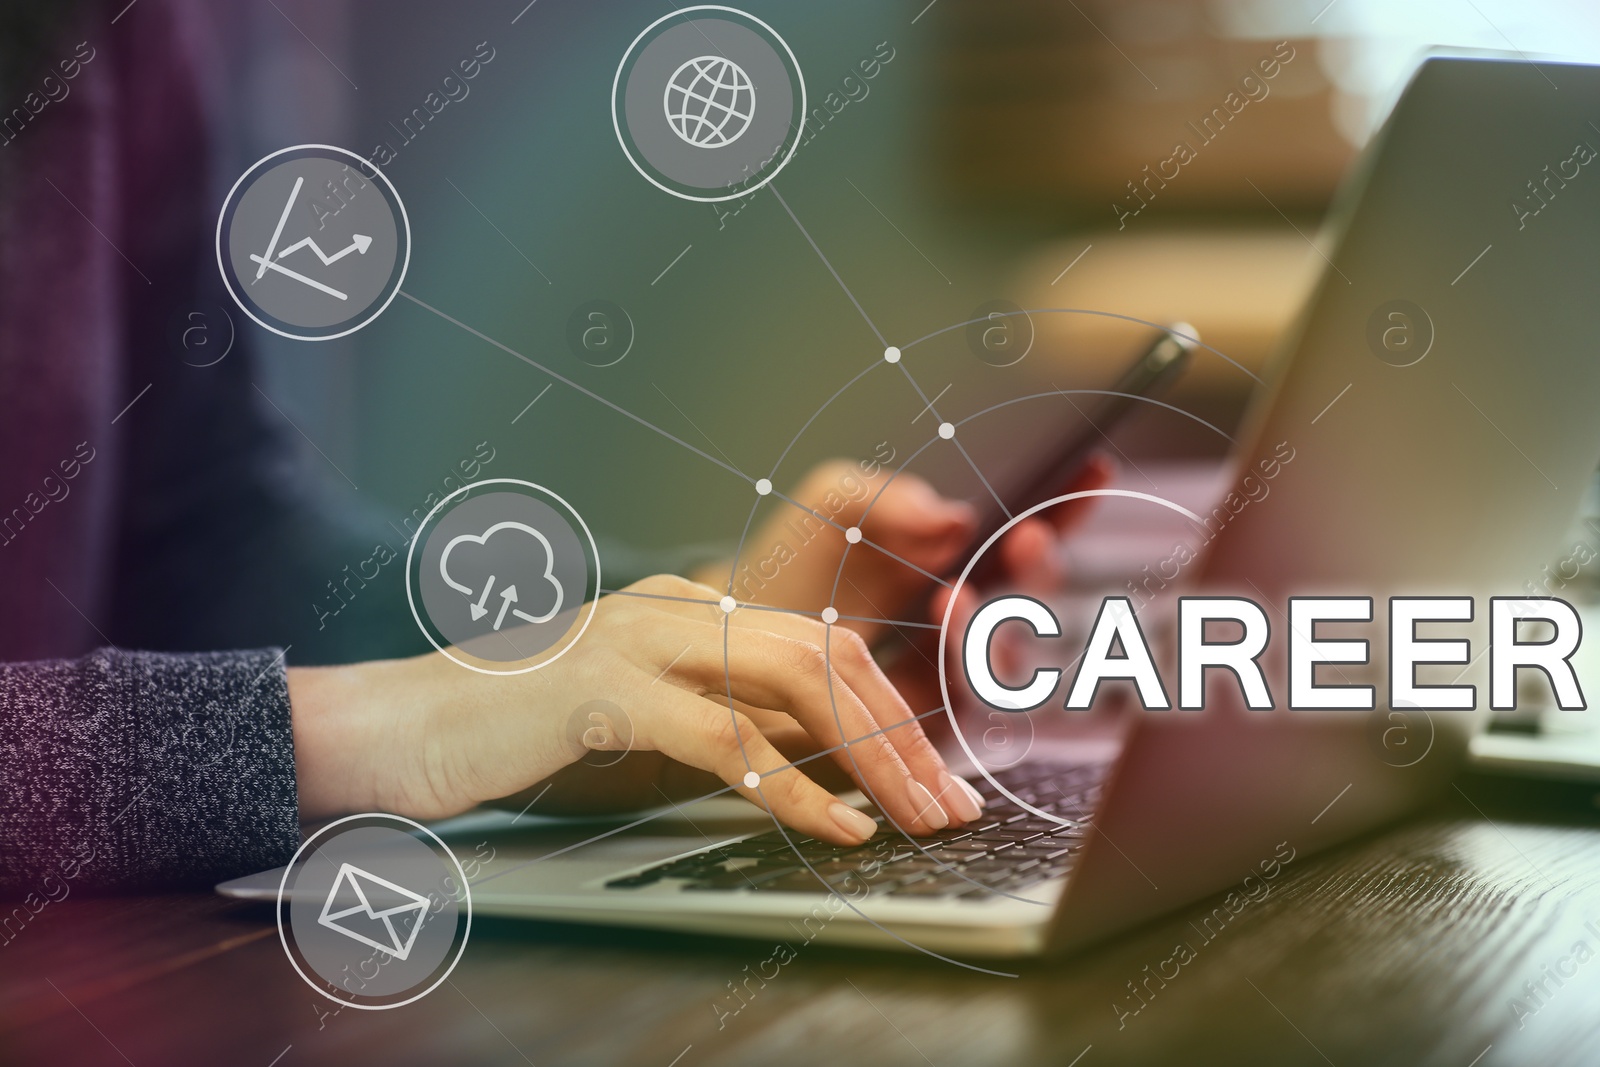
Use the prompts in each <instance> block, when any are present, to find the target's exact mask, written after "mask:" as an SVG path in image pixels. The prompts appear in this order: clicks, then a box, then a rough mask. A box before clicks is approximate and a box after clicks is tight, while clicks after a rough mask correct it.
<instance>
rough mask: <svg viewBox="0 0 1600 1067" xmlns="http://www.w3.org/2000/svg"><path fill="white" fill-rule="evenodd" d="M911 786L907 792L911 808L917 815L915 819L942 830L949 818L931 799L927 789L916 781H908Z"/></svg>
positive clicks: (947, 823) (936, 802)
mask: <svg viewBox="0 0 1600 1067" xmlns="http://www.w3.org/2000/svg"><path fill="white" fill-rule="evenodd" d="M909 781H910V783H911V785H910V787H909V790H908V792H909V793H910V795H911V807H912V809H913V810H914V811H915V812H916V813H917V818H919V819H921V820H922V821H923V822H925V823H927V824H928V825H929V826H931V827H933V828H934V829H935V830H943V829H944V828H945V827H946V826H949V825H950V816H948V815H946V814H945V811H944V809H943V808H941V807H940V806H939V802H938V801H937V800H935V799H933V794H932V793H930V792H928V787H927V786H925V785H923V784H922V783H921V782H919V781H917V780H916V779H915V778H912V779H909Z"/></svg>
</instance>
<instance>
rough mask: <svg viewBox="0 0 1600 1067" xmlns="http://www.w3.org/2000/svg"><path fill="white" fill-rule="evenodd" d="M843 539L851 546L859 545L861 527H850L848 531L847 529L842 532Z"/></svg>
mask: <svg viewBox="0 0 1600 1067" xmlns="http://www.w3.org/2000/svg"><path fill="white" fill-rule="evenodd" d="M844 539H845V540H846V541H849V542H850V543H851V544H852V545H853V544H857V543H859V542H860V540H861V527H859V526H852V527H850V529H848V530H846V531H845V532H844Z"/></svg>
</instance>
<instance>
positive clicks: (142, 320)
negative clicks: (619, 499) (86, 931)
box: [0, 0, 420, 942]
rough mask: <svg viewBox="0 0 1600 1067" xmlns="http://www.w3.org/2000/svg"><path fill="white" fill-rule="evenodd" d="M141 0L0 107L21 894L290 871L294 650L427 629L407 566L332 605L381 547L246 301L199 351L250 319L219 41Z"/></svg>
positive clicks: (11, 811)
mask: <svg viewBox="0 0 1600 1067" xmlns="http://www.w3.org/2000/svg"><path fill="white" fill-rule="evenodd" d="M123 7H124V4H122V3H116V4H112V5H109V6H105V5H100V4H89V5H86V7H85V9H84V10H83V12H82V13H81V14H82V16H83V18H82V20H81V25H80V27H79V28H78V29H77V30H76V32H75V33H73V34H72V35H70V36H69V37H67V38H66V39H64V40H63V41H62V42H61V43H60V44H59V45H57V46H55V50H56V51H57V52H59V55H54V54H52V55H50V56H48V57H46V58H45V62H44V63H42V64H41V69H40V72H39V73H38V74H37V75H35V76H34V78H33V81H34V82H40V83H41V85H44V83H43V81H42V79H43V77H44V76H45V75H46V74H51V75H52V77H53V78H54V81H52V82H51V83H49V84H48V85H44V89H45V90H47V91H48V95H47V92H46V91H43V90H42V91H40V92H39V93H37V94H35V95H34V96H32V97H27V95H26V93H25V92H24V93H22V94H19V96H18V99H17V100H14V101H11V100H8V101H0V107H3V108H12V107H17V108H21V109H22V113H21V114H20V115H19V114H16V113H14V112H12V111H9V110H8V111H5V112H0V181H3V183H4V185H3V187H0V399H3V405H0V893H3V894H5V895H9V896H26V895H27V894H29V893H36V894H42V890H41V886H42V885H43V884H44V883H43V879H44V878H45V877H46V876H47V875H52V874H53V875H55V876H56V878H58V879H59V878H61V877H62V876H63V875H64V874H66V873H68V872H69V870H70V873H71V876H72V878H73V879H74V880H75V881H74V884H75V885H77V886H79V887H83V888H95V889H128V888H148V887H158V886H177V885H197V884H206V883H210V882H214V881H216V880H218V879H221V878H224V877H229V876H233V875H238V874H241V873H245V872H248V871H251V870H258V869H263V868H267V867H271V866H274V865H277V864H281V863H284V862H286V861H287V860H288V858H289V856H290V854H291V853H292V852H293V850H294V849H295V847H296V846H297V844H298V843H299V840H300V833H299V826H298V821H297V809H296V794H295V777H294V752H293V740H292V735H291V732H290V724H289V703H288V691H287V686H286V680H285V668H284V657H283V655H282V654H281V652H280V651H279V649H280V648H282V647H284V646H293V653H294V659H295V660H298V661H302V662H305V661H311V662H315V661H329V660H340V659H345V660H348V659H353V658H358V657H364V656H370V655H380V654H390V655H392V654H399V653H403V652H410V651H414V650H415V648H416V645H417V644H418V643H420V636H419V635H418V634H417V633H416V632H415V629H414V627H406V626H405V625H404V624H403V620H404V619H405V613H404V608H403V600H401V599H400V594H399V592H398V587H397V586H396V585H395V581H398V580H400V576H399V575H392V576H387V577H386V578H385V579H383V582H384V583H387V584H379V585H378V586H377V587H375V588H374V589H371V590H364V591H363V597H362V600H361V602H360V603H357V604H352V606H351V607H352V612H351V613H350V614H354V612H355V611H366V612H368V613H369V614H368V617H366V618H351V617H346V616H344V615H341V617H339V618H338V619H336V620H333V622H334V623H335V625H326V624H327V622H328V620H326V619H323V620H319V619H318V618H317V615H316V613H315V611H314V610H313V608H312V605H313V603H315V602H317V601H318V600H320V599H321V598H322V597H323V596H324V595H325V594H326V589H325V588H324V586H325V584H326V582H327V581H328V580H329V579H334V578H337V577H339V575H340V567H341V564H344V563H348V562H350V561H352V560H360V559H362V558H365V556H366V555H367V554H369V553H370V551H371V548H372V545H373V541H374V540H375V538H374V539H366V538H364V537H362V536H361V535H360V534H359V532H358V531H356V530H355V529H354V528H353V527H352V526H350V525H349V524H343V525H341V524H338V523H333V522H330V521H328V520H327V518H326V517H325V516H324V515H322V514H320V513H319V511H318V509H317V508H316V507H315V506H314V504H313V503H312V501H314V500H316V499H318V497H317V495H316V494H315V493H313V492H311V491H310V490H309V489H308V488H307V479H306V478H305V476H304V473H303V471H301V469H300V468H299V467H298V466H297V465H296V463H295V462H293V460H292V452H291V450H290V449H289V448H287V447H286V446H287V444H288V442H287V441H286V439H285V436H284V434H285V432H292V431H290V430H289V429H288V427H287V426H286V425H285V424H284V423H283V416H282V415H281V414H279V413H277V412H274V411H272V410H271V409H270V408H267V407H266V404H265V403H264V402H263V401H262V399H261V394H259V393H258V392H257V391H256V389H255V387H254V386H253V384H252V374H251V364H250V358H249V357H250V353H249V350H248V349H249V341H250V336H251V335H250V333H249V331H248V330H247V329H246V327H247V326H248V325H249V324H248V322H247V321H246V320H245V319H244V317H243V316H242V315H238V314H234V319H235V321H236V323H238V324H239V329H238V334H239V340H238V343H237V344H236V346H235V349H234V350H233V351H232V352H231V353H230V354H229V355H228V357H227V358H226V359H224V360H223V361H222V362H220V363H218V364H217V365H215V366H210V367H197V366H193V365H191V364H192V363H198V362H203V360H201V359H198V358H196V355H195V354H194V353H192V352H191V353H187V359H188V362H186V361H185V357H186V352H185V350H184V349H183V347H182V346H181V344H180V343H179V338H180V336H181V332H182V330H183V329H184V328H185V327H186V326H187V325H189V324H190V323H192V322H193V321H196V320H192V319H190V318H189V317H188V316H189V314H190V313H191V312H195V311H199V312H202V313H204V314H206V315H208V316H209V317H210V320H211V321H212V323H213V326H214V328H217V326H216V324H218V323H220V318H219V317H218V315H217V310H216V309H217V308H219V307H223V306H227V307H228V309H229V311H230V312H231V311H233V310H234V309H233V308H232V307H231V304H228V302H227V297H226V294H225V293H223V292H222V291H221V285H220V282H219V280H218V278H217V268H216V261H215V258H214V253H213V251H212V234H213V232H214V227H215V223H216V212H217V208H218V204H217V203H216V196H217V183H216V182H215V181H214V175H213V173H212V166H211V165H212V162H213V151H212V146H211V145H210V144H209V143H208V139H207V137H206V131H207V115H206V114H205V110H204V107H203V106H202V105H203V103H204V102H206V101H210V100H214V99H216V97H215V96H214V95H212V94H211V93H210V92H208V91H206V92H203V91H202V81H203V75H204V73H205V66H206V64H207V63H214V62H215V60H216V56H217V51H216V38H215V37H209V36H208V33H209V31H210V30H211V28H212V27H210V26H209V25H208V24H209V23H210V22H211V21H212V16H211V14H210V13H209V12H208V10H207V8H206V7H205V6H204V5H201V4H192V5H191V4H187V3H184V2H182V0H175V2H168V0H142V2H140V3H138V4H137V5H134V6H133V7H131V8H130V9H129V10H127V12H126V13H125V14H124V15H123V16H122V17H121V18H119V19H118V21H117V22H116V23H115V25H113V24H111V17H112V16H113V15H114V14H116V10H117V9H121V8H123ZM79 42H82V44H81V45H80V43H79ZM62 61H72V62H73V63H75V64H76V69H74V68H73V66H72V65H71V64H69V65H67V66H62V65H61V64H62ZM69 70H72V71H73V76H72V77H71V78H70V79H69V78H66V77H65V75H66V73H67V71H69ZM63 86H65V93H64V94H63V91H62V87H63ZM41 101H48V102H47V103H44V104H43V106H40V102H41ZM34 108H38V110H37V112H36V113H35V111H34V110H33V109H34ZM8 116H9V121H5V120H6V118H7V117H8ZM219 332H221V331H220V329H219ZM219 349H220V344H218V345H217V346H215V347H213V348H212V349H211V350H210V352H215V351H218V350H219ZM207 354H208V355H209V353H207ZM130 404H131V406H130ZM390 579H393V581H391V580H390ZM394 609H399V610H394ZM319 622H320V623H322V624H324V625H322V626H320V627H319ZM252 648H254V649H262V651H254V652H239V651H211V652H208V651H206V650H231V649H252ZM135 649H137V650H140V651H131V650H135ZM6 914H9V910H6V911H0V942H4V940H5V936H4V928H3V919H4V916H5V915H6Z"/></svg>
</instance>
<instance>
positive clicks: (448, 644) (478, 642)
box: [406, 478, 600, 674]
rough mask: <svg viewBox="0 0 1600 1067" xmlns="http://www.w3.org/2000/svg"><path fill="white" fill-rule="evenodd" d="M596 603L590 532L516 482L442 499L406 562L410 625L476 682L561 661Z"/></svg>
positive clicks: (563, 508) (533, 488)
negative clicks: (474, 676)
mask: <svg viewBox="0 0 1600 1067" xmlns="http://www.w3.org/2000/svg"><path fill="white" fill-rule="evenodd" d="M419 545H420V546H421V550H420V551H419V550H418V546H419ZM599 593H600V557H599V551H598V550H597V549H596V547H595V543H594V536H593V535H592V534H590V532H589V527H588V526H586V525H585V524H584V521H583V519H582V518H581V517H580V516H579V515H578V513H577V512H576V511H574V510H573V509H572V506H571V505H570V504H568V503H567V502H566V501H565V500H563V499H561V497H559V496H557V495H556V494H555V493H552V492H551V491H550V490H548V489H546V488H544V487H543V486H539V485H534V484H533V483H532V482H523V481H518V480H517V479H514V478H490V479H487V480H485V481H481V482H474V483H473V484H471V485H466V486H462V487H461V488H460V489H457V490H456V491H455V492H453V493H451V494H450V495H449V496H447V497H445V498H444V499H443V500H441V501H440V502H439V503H438V504H436V505H434V508H433V510H432V511H430V512H428V515H427V517H426V518H425V519H423V520H422V525H421V526H420V527H418V529H417V534H416V536H415V537H413V538H412V539H411V547H410V549H409V550H408V551H407V553H406V599H407V601H409V603H410V604H411V614H412V617H413V618H415V619H416V620H417V625H418V626H419V627H421V628H422V632H423V633H424V634H426V635H427V637H428V640H429V641H431V642H432V643H433V646H434V647H435V648H437V649H438V650H439V651H441V652H443V653H444V654H445V655H446V656H449V657H450V658H451V659H453V660H455V661H456V662H457V663H459V664H461V665H462V666H463V667H469V668H471V669H472V670H475V671H479V672H481V673H484V674H523V673H526V672H528V671H531V670H536V669H538V668H539V667H542V666H544V665H545V664H546V663H549V662H551V661H552V660H555V659H556V658H557V657H559V656H561V655H562V654H563V653H565V652H566V650H567V649H569V648H571V647H572V645H573V643H574V642H575V641H577V639H578V637H579V636H580V635H582V633H583V631H584V630H585V629H586V628H587V627H588V625H589V620H590V619H591V618H592V617H593V615H594V602H595V599H596V598H597V597H598V596H599ZM419 600H420V601H421V609H422V610H421V611H420V612H419V611H418V601H419ZM484 664H488V666H485V665H484Z"/></svg>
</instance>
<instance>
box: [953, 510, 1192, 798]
mask: <svg viewBox="0 0 1600 1067" xmlns="http://www.w3.org/2000/svg"><path fill="white" fill-rule="evenodd" d="M1096 497H1126V498H1128V499H1131V500H1142V501H1145V502H1146V503H1150V504H1156V505H1158V506H1160V507H1164V508H1166V509H1168V510H1169V511H1175V512H1177V513H1178V514H1179V515H1182V516H1183V517H1184V518H1186V519H1188V520H1189V521H1190V522H1193V523H1195V524H1196V525H1197V526H1200V525H1202V523H1201V519H1200V516H1198V515H1196V514H1195V513H1194V512H1192V511H1190V510H1189V509H1188V508H1186V507H1184V506H1183V505H1181V504H1174V503H1173V502H1172V501H1170V500H1167V499H1165V498H1163V497H1159V496H1152V495H1151V494H1149V493H1140V492H1137V491H1135V490H1132V489H1082V490H1079V491H1078V492H1076V493H1067V494H1065V495H1063V496H1057V497H1052V498H1051V499H1049V500H1042V501H1040V502H1039V503H1037V504H1035V505H1033V506H1032V507H1030V508H1028V509H1027V510H1026V511H1021V512H1018V513H1017V514H1016V515H1014V516H1012V517H1011V518H1010V519H1009V520H1007V522H1006V524H1005V525H1004V526H1002V527H1000V529H998V530H996V531H995V532H994V533H993V534H991V535H990V536H989V539H988V540H986V541H984V543H983V544H982V545H981V546H980V547H979V548H978V550H977V551H976V552H974V553H973V554H972V557H971V558H970V559H968V560H967V565H966V566H965V567H963V568H962V569H961V576H960V577H959V578H957V579H956V584H955V588H954V589H952V590H951V591H950V598H949V600H948V602H947V606H946V607H945V610H944V618H943V619H942V620H941V621H940V623H939V656H938V659H937V660H936V662H937V663H938V664H939V668H938V669H939V696H940V699H942V700H943V701H944V711H945V716H946V717H947V718H948V719H949V720H950V726H951V728H952V732H953V733H954V734H955V738H956V741H957V742H958V743H959V744H960V745H961V748H962V749H963V750H964V751H965V752H966V754H967V758H968V759H969V760H971V761H972V764H973V766H975V767H976V768H977V769H978V771H979V773H981V774H982V775H983V776H984V778H986V779H988V781H989V784H990V785H992V786H994V787H995V789H997V790H999V791H1000V794H1001V795H1002V796H1004V797H1005V798H1006V799H1007V800H1009V801H1011V802H1012V803H1013V804H1015V805H1017V806H1018V807H1020V808H1022V809H1023V810H1024V811H1028V812H1032V813H1033V814H1034V815H1037V816H1039V817H1040V818H1042V819H1049V820H1050V821H1051V822H1055V823H1060V824H1061V825H1063V826H1070V825H1072V824H1073V820H1071V819H1063V818H1061V817H1060V816H1059V815H1053V814H1051V813H1050V812H1048V811H1044V810H1042V809H1040V808H1036V807H1034V806H1033V805H1032V804H1029V803H1028V802H1026V801H1024V800H1023V799H1021V798H1020V797H1018V796H1017V795H1016V794H1014V793H1012V792H1011V791H1010V790H1009V789H1007V788H1006V787H1005V786H1004V785H1002V784H1000V782H999V780H997V779H996V778H995V776H994V775H993V773H991V767H990V765H987V764H986V763H985V761H984V759H983V757H982V756H980V755H979V750H980V749H981V748H983V747H984V745H985V744H986V742H985V740H984V738H983V737H982V736H980V737H979V738H978V743H977V745H976V746H975V745H974V744H973V742H972V740H971V739H969V738H968V736H967V734H968V732H969V731H971V730H972V729H974V727H973V725H972V724H966V723H963V722H962V716H961V715H960V714H959V713H958V712H957V710H956V704H955V702H954V701H953V700H952V699H951V694H950V678H949V673H948V670H947V667H946V665H947V664H948V663H949V658H948V657H949V654H950V653H949V648H948V643H949V640H950V620H951V617H952V615H953V614H954V611H955V605H956V603H957V601H958V599H959V598H960V596H961V590H962V587H963V586H965V585H966V584H967V579H968V578H969V577H971V575H972V571H973V568H974V567H976V566H977V565H978V561H979V560H981V559H983V554H984V553H985V552H987V551H989V549H991V548H993V547H994V545H995V544H996V542H998V541H999V540H1000V539H1001V538H1002V537H1004V536H1005V535H1006V534H1007V533H1009V532H1010V530H1011V528H1012V527H1014V526H1016V524H1017V523H1019V522H1022V521H1023V520H1024V519H1028V518H1031V517H1032V516H1034V515H1037V514H1039V513H1040V512H1041V511H1045V510H1047V509H1049V508H1053V507H1056V506H1057V505H1059V504H1067V503H1071V502H1072V501H1074V500H1087V499H1092V498H1096ZM957 640H960V638H959V637H958V638H957ZM962 659H963V660H964V659H965V656H963V657H962ZM1001 714H1004V715H1026V714H1028V712H1026V711H1003V712H1001ZM977 729H980V730H981V729H982V726H981V725H980V726H978V727H977ZM1000 769H1004V768H1003V767H1002V768H1000Z"/></svg>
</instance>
